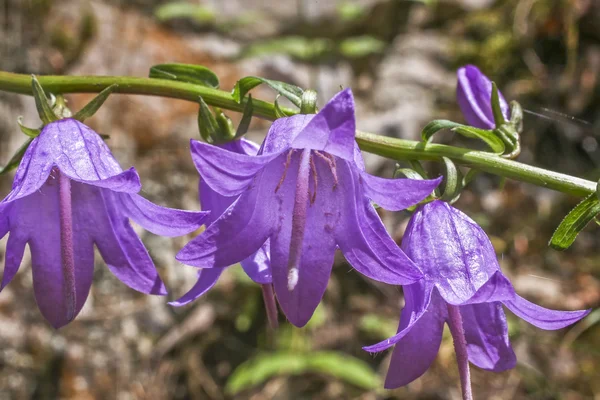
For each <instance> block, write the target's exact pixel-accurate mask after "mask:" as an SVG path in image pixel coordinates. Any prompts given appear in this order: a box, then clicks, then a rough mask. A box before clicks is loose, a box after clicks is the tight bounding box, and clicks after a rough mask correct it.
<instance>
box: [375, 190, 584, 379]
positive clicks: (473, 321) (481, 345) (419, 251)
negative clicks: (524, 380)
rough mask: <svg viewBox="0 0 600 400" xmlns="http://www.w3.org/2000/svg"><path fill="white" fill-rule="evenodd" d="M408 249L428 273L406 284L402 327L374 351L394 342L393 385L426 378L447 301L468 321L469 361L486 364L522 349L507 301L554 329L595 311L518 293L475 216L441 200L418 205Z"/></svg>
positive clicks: (505, 365)
mask: <svg viewBox="0 0 600 400" xmlns="http://www.w3.org/2000/svg"><path fill="white" fill-rule="evenodd" d="M402 249H403V250H404V251H405V252H406V254H407V255H408V256H409V257H410V258H411V259H412V260H413V261H414V262H415V264H417V265H418V266H419V267H420V268H421V270H422V271H423V273H424V274H425V278H424V279H423V280H422V281H419V282H417V283H415V284H412V285H408V286H404V297H405V300H406V306H405V307H404V310H403V311H402V313H401V315H400V325H399V328H398V333H397V334H396V335H395V336H393V337H391V338H389V339H387V340H385V341H383V342H381V343H379V344H376V345H373V346H368V347H365V348H364V349H365V350H367V351H369V352H379V351H383V350H385V349H387V348H389V347H391V346H394V345H395V348H394V350H393V353H392V360H391V363H390V367H389V370H388V374H387V379H386V383H385V387H386V388H396V387H399V386H403V385H406V384H408V383H410V382H412V381H413V380H415V379H417V378H418V377H419V376H421V375H422V374H423V373H425V371H426V370H427V369H428V368H429V366H430V365H431V363H432V362H433V360H434V359H435V357H436V355H437V352H438V349H439V347H440V343H441V341H442V331H443V329H444V323H445V322H448V320H449V317H448V306H449V305H450V306H456V307H457V308H458V309H459V311H460V315H461V316H462V321H463V327H462V328H463V330H464V335H465V339H466V343H467V353H468V358H469V361H470V362H471V363H473V364H475V365H476V366H478V367H479V368H482V369H485V370H490V371H495V372H499V371H504V370H506V369H510V368H513V367H514V366H515V363H516V359H515V354H514V352H513V350H512V348H511V345H510V341H509V337H508V326H507V323H506V316H505V315H504V310H503V308H502V306H503V305H504V306H505V307H507V308H508V309H509V310H510V311H512V312H513V313H514V314H515V315H517V316H518V317H520V318H522V319H524V320H525V321H527V322H529V323H531V324H533V325H535V326H537V327H538V328H542V329H546V330H553V329H560V328H564V327H565V326H567V325H570V324H573V323H575V322H577V321H579V320H580V319H581V318H583V317H584V316H586V315H587V314H588V313H589V310H583V311H554V310H549V309H546V308H543V307H540V306H538V305H536V304H533V303H531V302H529V301H527V300H525V299H524V298H522V297H520V296H518V295H517V294H516V293H515V290H514V288H513V286H512V285H511V283H510V281H509V280H508V279H507V278H506V277H505V276H504V275H503V274H502V272H501V271H500V266H499V265H498V260H497V258H496V254H495V252H494V248H493V247H492V243H491V242H490V240H489V238H488V237H487V235H486V234H485V232H484V231H483V230H482V229H481V228H480V227H479V226H478V225H477V224H476V223H475V222H474V221H473V220H471V219H470V218H469V217H467V216H466V215H465V214H463V213H462V212H460V211H459V210H457V209H455V208H453V207H452V206H450V205H449V204H447V203H445V202H442V201H439V200H436V201H433V202H431V203H428V204H425V205H422V206H420V207H418V208H417V210H416V211H415V213H414V215H413V216H412V218H411V220H410V222H409V224H408V227H407V228H406V233H405V234H404V238H403V240H402Z"/></svg>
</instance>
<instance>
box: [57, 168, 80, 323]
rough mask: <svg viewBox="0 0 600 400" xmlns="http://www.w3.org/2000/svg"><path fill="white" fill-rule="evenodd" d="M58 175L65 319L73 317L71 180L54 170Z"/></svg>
mask: <svg viewBox="0 0 600 400" xmlns="http://www.w3.org/2000/svg"><path fill="white" fill-rule="evenodd" d="M56 172H57V175H58V209H59V218H60V254H61V259H62V273H63V293H64V296H65V305H66V308H67V309H66V312H67V316H66V317H67V320H68V321H72V320H73V318H74V317H75V308H76V288H75V253H74V247H73V207H72V199H71V180H70V179H69V178H68V177H67V176H66V175H64V174H63V173H61V172H60V171H58V170H56Z"/></svg>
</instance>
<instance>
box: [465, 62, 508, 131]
mask: <svg viewBox="0 0 600 400" xmlns="http://www.w3.org/2000/svg"><path fill="white" fill-rule="evenodd" d="M457 76H458V84H457V87H456V99H457V101H458V105H459V106H460V110H461V112H462V113H463V115H464V117H465V119H466V120H467V123H468V124H469V125H471V126H474V127H476V128H481V129H494V128H495V127H496V123H495V122H494V114H493V113H492V102H491V98H492V82H491V81H490V80H489V79H488V77H487V76H485V75H484V74H483V73H482V72H481V71H480V70H479V68H477V67H476V66H474V65H465V66H464V67H461V68H459V69H458V72H457ZM498 97H499V99H500V109H501V110H502V115H504V119H506V120H508V119H509V114H510V112H509V107H508V103H507V102H506V100H505V99H504V96H502V93H500V92H498Z"/></svg>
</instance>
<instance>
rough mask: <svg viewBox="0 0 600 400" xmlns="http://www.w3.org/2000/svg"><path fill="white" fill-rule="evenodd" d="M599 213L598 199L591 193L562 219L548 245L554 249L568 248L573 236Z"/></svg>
mask: <svg viewBox="0 0 600 400" xmlns="http://www.w3.org/2000/svg"><path fill="white" fill-rule="evenodd" d="M599 213H600V200H598V197H597V196H596V194H595V193H594V194H591V195H589V196H588V197H586V198H585V199H584V200H583V201H582V202H581V203H579V204H578V205H577V206H576V207H575V208H574V209H572V210H571V211H570V212H569V213H568V214H567V216H566V217H565V218H564V219H563V220H562V222H561V223H560V225H559V226H558V228H556V231H554V235H552V238H551V239H550V246H551V247H552V248H553V249H556V250H566V249H568V248H569V247H570V246H571V245H572V244H573V242H574V241H575V238H576V237H577V235H578V234H579V232H581V231H582V230H583V228H585V227H586V225H587V224H588V222H590V221H591V220H593V219H594V218H595V217H596V215H598V214H599Z"/></svg>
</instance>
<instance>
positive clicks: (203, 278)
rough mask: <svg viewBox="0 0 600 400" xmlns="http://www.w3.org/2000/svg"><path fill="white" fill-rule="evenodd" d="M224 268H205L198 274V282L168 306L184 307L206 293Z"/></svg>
mask: <svg viewBox="0 0 600 400" xmlns="http://www.w3.org/2000/svg"><path fill="white" fill-rule="evenodd" d="M224 270H225V268H207V269H202V270H200V272H198V281H197V282H196V284H195V285H194V286H192V288H191V289H190V290H189V291H188V292H187V293H186V294H184V295H183V296H181V297H180V298H179V299H177V300H175V301H170V302H169V304H170V305H172V306H175V307H181V306H185V305H186V304H189V303H191V302H192V301H194V300H196V299H197V298H198V297H200V296H202V295H203V294H204V293H206V292H208V291H209V290H210V289H211V288H212V287H213V286H215V284H216V283H217V281H218V280H219V277H220V276H221V274H222V273H223V271H224Z"/></svg>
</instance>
